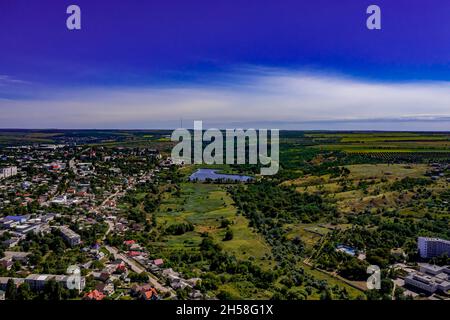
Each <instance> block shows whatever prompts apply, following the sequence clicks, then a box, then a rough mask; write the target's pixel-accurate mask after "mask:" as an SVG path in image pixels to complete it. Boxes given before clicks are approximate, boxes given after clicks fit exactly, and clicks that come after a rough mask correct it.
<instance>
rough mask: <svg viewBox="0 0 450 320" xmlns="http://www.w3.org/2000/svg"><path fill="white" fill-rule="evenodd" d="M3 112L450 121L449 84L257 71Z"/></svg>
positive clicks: (130, 124) (58, 121)
mask: <svg viewBox="0 0 450 320" xmlns="http://www.w3.org/2000/svg"><path fill="white" fill-rule="evenodd" d="M0 82H1V78H0ZM49 92H50V91H49ZM0 109H1V112H2V117H1V118H0V127H33V128H40V127H53V128H55V127H58V128H148V127H153V128H155V127H160V128H163V127H173V126H176V125H178V123H179V119H180V118H183V119H185V122H184V123H185V124H186V123H188V120H194V119H198V120H204V121H205V122H206V123H208V124H211V125H217V126H220V127H226V126H227V125H229V124H232V123H242V124H245V123H252V124H258V123H265V124H269V123H273V124H274V125H275V124H277V125H278V126H280V127H283V125H282V124H283V123H287V124H289V123H290V124H291V125H292V124H293V123H303V124H305V123H310V124H311V126H313V125H314V124H316V126H319V125H318V124H321V125H320V127H317V129H326V128H327V125H324V124H323V123H330V122H335V123H339V122H340V123H344V122H358V121H360V122H364V123H365V124H364V126H365V127H364V128H365V129H371V128H370V127H367V126H370V122H371V121H372V122H373V123H376V122H377V121H378V123H379V122H380V121H381V120H383V121H386V122H392V121H394V120H395V121H397V122H409V123H412V122H414V121H428V122H429V124H428V127H429V130H435V129H436V128H438V129H439V130H442V129H440V128H441V127H440V125H435V124H433V123H432V122H434V121H449V119H450V83H449V82H409V83H406V82H402V83H386V82H373V81H366V80H361V79H354V78H349V77H345V76H339V75H335V74H325V73H314V72H292V71H285V70H278V69H255V68H253V69H241V70H239V72H235V73H234V74H233V75H232V76H228V77H227V78H226V82H225V83H224V82H220V81H218V82H217V83H216V84H212V85H211V84H208V85H196V86H186V87H180V86H174V87H165V88H154V87H138V88H136V87H132V88H130V87H128V88H91V89H73V90H64V91H57V92H56V93H52V94H47V95H46V96H45V97H44V98H42V97H41V98H36V99H32V100H29V99H27V100H26V101H25V100H14V101H0ZM306 127H307V128H314V127H310V126H306ZM306 127H305V126H304V125H303V126H299V129H303V128H306ZM375 127H376V126H374V128H373V129H375ZM290 128H291V129H292V127H290ZM330 128H331V127H330ZM349 129H350V128H349ZM386 129H389V128H386ZM390 129H396V128H395V127H393V128H390ZM413 129H414V128H413V127H411V128H410V130H413ZM421 129H422V128H421Z"/></svg>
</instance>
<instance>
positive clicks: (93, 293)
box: [83, 290, 105, 301]
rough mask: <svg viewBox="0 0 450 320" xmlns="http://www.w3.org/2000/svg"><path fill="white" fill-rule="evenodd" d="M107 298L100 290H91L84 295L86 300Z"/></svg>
mask: <svg viewBox="0 0 450 320" xmlns="http://www.w3.org/2000/svg"><path fill="white" fill-rule="evenodd" d="M104 298H105V295H104V294H103V293H101V292H100V291H98V290H93V291H91V292H88V293H86V294H85V295H84V298H83V299H85V300H96V301H100V300H103V299H104Z"/></svg>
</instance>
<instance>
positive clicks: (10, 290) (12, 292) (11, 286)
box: [5, 279, 17, 300]
mask: <svg viewBox="0 0 450 320" xmlns="http://www.w3.org/2000/svg"><path fill="white" fill-rule="evenodd" d="M16 296H17V288H16V285H15V283H14V280H13V279H9V280H8V283H7V284H6V292H5V297H6V299H9V300H15V299H16Z"/></svg>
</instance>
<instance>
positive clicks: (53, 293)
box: [44, 279, 62, 300]
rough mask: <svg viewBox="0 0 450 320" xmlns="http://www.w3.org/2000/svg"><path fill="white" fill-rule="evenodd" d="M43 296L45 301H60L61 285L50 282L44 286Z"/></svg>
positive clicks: (53, 281)
mask: <svg viewBox="0 0 450 320" xmlns="http://www.w3.org/2000/svg"><path fill="white" fill-rule="evenodd" d="M44 295H45V297H46V299H47V300H61V299H62V288H61V285H60V284H59V283H58V282H56V281H55V280H53V279H52V280H50V281H49V282H47V283H46V284H45V287H44Z"/></svg>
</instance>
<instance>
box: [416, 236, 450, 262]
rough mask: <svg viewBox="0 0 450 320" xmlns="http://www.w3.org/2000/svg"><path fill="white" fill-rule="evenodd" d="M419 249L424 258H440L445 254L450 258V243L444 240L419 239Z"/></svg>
mask: <svg viewBox="0 0 450 320" xmlns="http://www.w3.org/2000/svg"><path fill="white" fill-rule="evenodd" d="M417 248H418V249H419V254H420V256H421V257H422V258H433V257H439V256H441V255H442V254H444V253H447V254H448V255H449V256H450V241H448V240H444V239H439V238H426V237H419V238H418V239H417Z"/></svg>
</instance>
